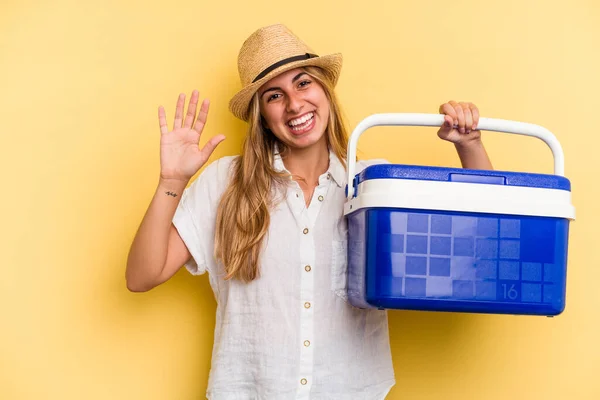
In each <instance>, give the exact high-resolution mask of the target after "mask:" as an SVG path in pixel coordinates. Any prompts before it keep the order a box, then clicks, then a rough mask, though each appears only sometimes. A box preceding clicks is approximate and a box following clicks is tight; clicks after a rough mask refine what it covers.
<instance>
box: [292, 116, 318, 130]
mask: <svg viewBox="0 0 600 400" xmlns="http://www.w3.org/2000/svg"><path fill="white" fill-rule="evenodd" d="M314 123H315V113H314V112H309V113H306V114H304V115H303V116H301V117H298V118H294V119H292V120H291V121H289V122H288V123H287V126H288V127H289V129H290V130H291V131H292V132H293V133H305V132H307V131H309V130H311V129H312V127H313V126H314Z"/></svg>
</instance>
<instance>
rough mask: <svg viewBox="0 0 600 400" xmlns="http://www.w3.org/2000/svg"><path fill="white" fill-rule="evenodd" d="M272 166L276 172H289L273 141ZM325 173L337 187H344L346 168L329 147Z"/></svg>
mask: <svg viewBox="0 0 600 400" xmlns="http://www.w3.org/2000/svg"><path fill="white" fill-rule="evenodd" d="M273 168H274V169H275V171H278V172H282V171H285V172H288V173H289V172H290V171H288V170H287V169H286V168H285V165H284V164H283V160H282V158H281V154H280V153H279V146H277V143H275V147H274V150H273ZM327 173H328V174H329V175H330V176H331V178H332V179H333V181H334V182H335V183H336V185H338V186H339V187H344V186H345V185H346V169H345V168H344V165H343V164H342V163H341V161H340V160H339V159H338V157H337V156H336V155H335V153H334V152H333V151H331V149H329V168H328V169H327Z"/></svg>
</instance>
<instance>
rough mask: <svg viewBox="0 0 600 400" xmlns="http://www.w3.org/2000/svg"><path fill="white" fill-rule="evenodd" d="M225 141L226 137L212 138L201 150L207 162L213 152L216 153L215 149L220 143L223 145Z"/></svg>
mask: <svg viewBox="0 0 600 400" xmlns="http://www.w3.org/2000/svg"><path fill="white" fill-rule="evenodd" d="M223 140H225V135H218V136H215V137H213V138H211V139H210V140H209V141H208V143H206V144H205V145H204V147H203V148H202V150H201V153H202V156H203V157H204V158H205V159H206V160H208V158H209V157H210V155H211V154H212V152H213V151H215V149H216V148H217V146H218V145H219V143H221V142H222V141H223Z"/></svg>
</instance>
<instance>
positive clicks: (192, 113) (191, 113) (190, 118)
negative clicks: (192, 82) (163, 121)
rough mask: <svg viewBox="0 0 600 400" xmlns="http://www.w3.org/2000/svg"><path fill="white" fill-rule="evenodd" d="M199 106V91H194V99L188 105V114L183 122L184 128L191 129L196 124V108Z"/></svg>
mask: <svg viewBox="0 0 600 400" xmlns="http://www.w3.org/2000/svg"><path fill="white" fill-rule="evenodd" d="M197 105H198V91H197V90H194V91H193V92H192V97H191V98H190V104H189V105H188V110H187V114H186V115H185V121H183V127H184V128H191V127H192V124H193V123H194V118H195V117H196V106H197Z"/></svg>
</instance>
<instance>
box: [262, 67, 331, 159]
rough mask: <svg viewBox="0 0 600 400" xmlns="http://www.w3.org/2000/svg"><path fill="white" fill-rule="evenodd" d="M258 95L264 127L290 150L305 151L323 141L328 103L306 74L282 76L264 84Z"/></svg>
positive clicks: (299, 70)
mask: <svg viewBox="0 0 600 400" xmlns="http://www.w3.org/2000/svg"><path fill="white" fill-rule="evenodd" d="M258 95H259V104H260V113H261V115H262V117H263V119H264V123H265V125H266V127H267V128H269V129H270V130H271V132H273V134H274V135H275V136H276V137H277V138H278V139H279V140H280V141H282V142H283V143H284V144H286V145H287V146H289V147H290V149H308V148H310V147H312V146H314V145H316V144H321V143H323V142H324V141H326V136H325V135H324V133H325V130H326V128H327V122H328V119H329V100H328V99H327V95H326V94H325V90H324V89H323V87H322V86H321V84H320V83H319V82H317V81H316V80H315V79H313V78H312V77H311V76H310V75H308V74H307V73H306V71H304V70H303V69H301V68H297V69H293V70H290V71H287V72H284V73H282V74H280V75H278V76H276V77H275V78H273V79H271V80H270V81H268V82H267V83H265V84H264V85H263V86H262V87H261V88H260V89H259V90H258Z"/></svg>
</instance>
